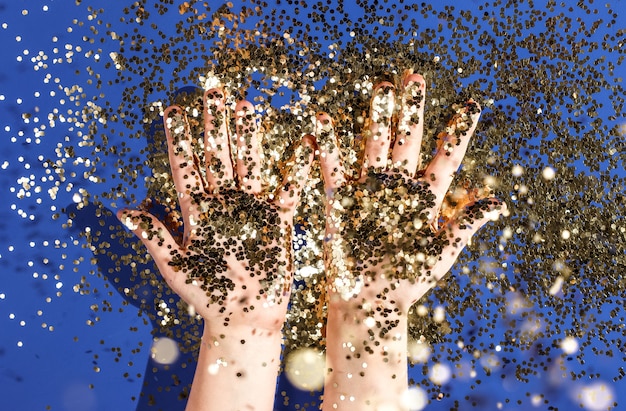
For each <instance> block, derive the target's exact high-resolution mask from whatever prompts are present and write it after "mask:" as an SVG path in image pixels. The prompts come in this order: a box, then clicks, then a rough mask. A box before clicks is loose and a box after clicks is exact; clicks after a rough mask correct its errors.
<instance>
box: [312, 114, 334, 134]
mask: <svg viewBox="0 0 626 411" xmlns="http://www.w3.org/2000/svg"><path fill="white" fill-rule="evenodd" d="M332 129H333V120H332V118H331V117H330V116H329V115H328V114H326V113H324V112H319V113H317V114H316V115H315V134H316V135H317V136H319V135H320V133H328V132H330V131H332Z"/></svg>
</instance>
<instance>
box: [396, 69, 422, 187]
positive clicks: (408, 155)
mask: <svg viewBox="0 0 626 411" xmlns="http://www.w3.org/2000/svg"><path fill="white" fill-rule="evenodd" d="M425 96H426V82H425V81H424V77H422V76H420V75H419V74H411V75H409V76H407V77H406V78H405V79H404V89H403V90H402V108H401V112H400V118H399V119H398V130H397V132H396V140H395V143H394V146H393V151H392V154H391V164H392V166H393V168H396V169H398V170H401V171H404V172H406V173H407V174H409V175H410V176H413V175H415V172H416V170H417V167H418V166H419V159H420V150H421V146H422V138H423V136H424V98H425Z"/></svg>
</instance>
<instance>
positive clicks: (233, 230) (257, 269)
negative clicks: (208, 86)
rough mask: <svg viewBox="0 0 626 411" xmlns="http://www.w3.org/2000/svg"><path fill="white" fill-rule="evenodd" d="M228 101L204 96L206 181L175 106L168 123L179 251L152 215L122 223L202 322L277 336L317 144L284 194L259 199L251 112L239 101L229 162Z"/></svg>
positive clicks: (307, 149) (139, 214) (304, 151)
mask: <svg viewBox="0 0 626 411" xmlns="http://www.w3.org/2000/svg"><path fill="white" fill-rule="evenodd" d="M225 101H226V99H225V96H224V93H223V92H222V90H220V89H212V90H209V91H207V92H206V93H205V95H204V136H203V139H202V140H203V145H204V157H205V164H204V168H205V172H204V173H202V172H201V164H200V161H199V160H198V156H196V154H195V153H194V149H193V144H194V142H196V141H197V139H194V138H193V136H192V135H191V133H190V127H189V123H188V121H187V118H186V114H185V111H184V110H183V109H182V108H181V107H178V106H172V107H169V108H168V109H167V110H165V113H164V124H165V132H166V136H167V143H168V152H169V160H170V165H171V169H172V178H173V180H174V184H175V186H176V191H177V193H178V201H179V204H180V210H181V214H182V219H183V224H184V234H183V238H182V241H181V242H177V241H176V240H175V239H174V237H173V236H172V234H171V233H170V232H169V231H168V229H167V228H166V226H165V225H164V223H163V222H161V221H159V220H158V219H157V218H155V217H154V216H153V215H151V214H149V213H147V212H144V211H138V210H133V211H129V210H123V211H120V213H119V214H118V217H119V218H120V220H121V221H122V222H123V223H124V224H125V225H126V226H127V227H129V228H130V229H132V230H133V232H134V233H135V234H136V235H137V236H138V237H139V238H140V239H141V240H142V241H143V243H144V244H145V245H146V247H147V249H148V251H149V253H150V254H151V256H152V257H153V259H154V260H155V262H156V264H157V266H158V268H159V271H160V272H161V275H162V276H163V278H164V279H165V281H166V282H167V283H168V285H169V286H170V287H171V288H172V289H173V290H174V291H175V292H176V293H177V294H178V295H180V296H181V298H182V299H183V300H184V301H186V302H187V303H188V304H189V305H190V306H192V307H193V309H194V310H195V311H196V312H197V313H199V314H200V315H201V316H202V317H203V318H204V319H205V321H208V322H210V323H212V324H216V325H218V324H219V325H220V326H221V325H223V326H227V325H231V326H236V325H254V326H257V327H261V328H265V329H271V330H279V329H280V328H281V327H282V324H283V322H284V319H285V312H286V310H287V304H288V300H289V292H290V289H291V279H292V274H293V266H292V263H291V258H292V256H291V233H292V220H293V213H294V209H295V207H296V205H297V202H298V200H299V194H300V189H301V187H302V185H303V184H304V181H305V179H306V177H307V175H308V170H309V166H310V162H311V160H312V157H313V149H312V148H311V144H312V140H311V138H310V137H306V138H305V139H304V140H303V144H302V146H301V147H300V150H299V152H298V153H299V154H298V156H297V158H296V159H295V160H296V161H295V165H294V167H293V168H292V169H291V170H290V175H289V176H287V177H286V178H285V179H284V181H285V184H284V185H283V187H282V188H281V189H280V190H279V192H278V193H275V194H274V195H269V196H262V195H261V194H262V184H261V178H260V176H261V171H260V167H261V159H260V154H259V142H258V138H257V129H256V125H255V118H254V109H253V106H252V105H251V104H250V103H249V102H246V101H242V102H239V103H238V104H237V106H236V108H235V110H234V111H235V113H234V121H235V129H236V141H237V153H236V156H234V157H235V158H236V160H235V161H233V160H232V157H233V156H231V152H230V140H229V139H230V136H229V135H230V128H229V126H228V117H227V110H226V104H225ZM195 144H198V143H197V142H196V143H195ZM233 163H234V164H233ZM268 198H269V199H268Z"/></svg>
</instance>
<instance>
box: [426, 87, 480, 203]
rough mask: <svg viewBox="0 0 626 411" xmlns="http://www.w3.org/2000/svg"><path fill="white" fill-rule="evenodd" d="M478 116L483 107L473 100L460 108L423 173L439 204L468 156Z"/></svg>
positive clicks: (440, 136) (441, 137) (441, 134)
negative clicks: (464, 158) (467, 152)
mask: <svg viewBox="0 0 626 411" xmlns="http://www.w3.org/2000/svg"><path fill="white" fill-rule="evenodd" d="M479 117H480V106H479V105H478V103H476V102H475V101H474V100H471V99H470V100H469V101H468V102H467V103H466V104H465V105H464V106H463V107H459V108H458V109H457V113H456V114H455V115H454V117H452V119H451V120H450V121H449V122H448V125H447V127H446V130H445V131H443V132H442V133H440V135H439V143H438V149H437V152H436V153H435V156H434V157H433V159H432V161H431V162H430V164H429V165H428V167H427V168H426V171H425V173H424V178H425V179H426V181H427V182H428V183H429V184H430V188H431V190H432V191H433V193H434V194H435V196H436V200H435V204H437V205H441V203H442V201H443V198H444V196H445V194H446V192H447V191H448V189H449V188H450V184H451V183H452V180H453V179H454V175H455V174H456V172H457V170H458V169H459V166H460V165H461V162H462V161H463V157H465V152H466V151H467V146H468V145H469V141H470V139H471V137H472V135H473V134H474V131H475V130H476V125H477V124H478V119H479Z"/></svg>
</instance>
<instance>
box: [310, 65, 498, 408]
mask: <svg viewBox="0 0 626 411" xmlns="http://www.w3.org/2000/svg"><path fill="white" fill-rule="evenodd" d="M424 94H425V82H424V79H423V77H422V76H420V75H417V74H413V75H409V76H407V77H406V78H405V79H404V82H403V85H402V90H401V91H400V98H399V102H400V104H399V106H400V107H399V112H398V113H397V116H394V111H395V107H396V91H395V88H394V86H393V85H392V84H391V83H387V82H384V83H381V84H379V85H378V86H377V87H376V88H375V89H374V95H373V98H372V101H371V107H370V116H369V130H368V131H369V133H368V135H367V140H366V144H365V153H364V158H363V166H362V170H361V173H360V177H359V178H358V179H357V180H356V181H347V178H346V176H345V175H346V173H345V171H344V168H343V166H342V163H341V159H340V156H339V150H338V146H337V142H336V140H335V137H334V132H333V128H332V122H331V119H330V117H329V116H327V115H326V114H320V115H318V118H317V124H318V126H317V130H316V134H317V135H316V138H317V140H318V147H319V151H320V161H321V166H322V173H323V177H324V182H325V186H326V192H327V194H328V196H329V198H328V204H327V216H326V232H327V239H326V240H327V241H326V249H325V263H326V270H327V276H328V294H329V300H328V322H327V343H326V346H327V362H328V370H329V374H328V378H327V381H326V385H325V394H324V409H325V410H330V409H341V410H369V409H371V410H375V409H382V408H381V407H383V405H384V406H389V407H392V408H389V409H394V410H395V409H408V406H407V405H406V404H403V403H402V402H401V401H400V398H402V395H403V394H404V393H405V392H406V390H407V382H406V381H407V369H406V368H407V362H406V354H407V348H406V344H407V341H406V336H407V314H408V310H409V308H410V306H411V305H412V304H413V303H415V302H416V301H417V300H419V299H420V298H421V297H422V296H424V294H426V292H428V290H430V289H431V288H432V287H433V286H434V285H435V284H436V282H437V281H438V280H440V279H441V278H442V277H443V276H444V275H445V274H446V273H447V272H448V270H449V269H450V267H451V266H452V264H453V263H454V261H455V260H456V258H457V256H458V255H459V253H460V252H461V251H462V250H463V248H464V247H465V245H466V244H467V242H468V241H469V239H470V238H471V236H472V235H473V234H474V233H475V232H476V231H477V230H478V229H479V228H480V227H481V226H482V225H484V224H485V223H487V222H488V221H489V220H490V219H494V218H497V216H498V215H499V214H500V212H501V210H502V208H503V206H502V205H501V203H500V202H499V201H497V200H496V199H494V198H486V199H480V200H477V201H475V202H472V203H470V204H468V205H466V206H464V207H463V208H461V209H459V210H456V211H455V212H453V213H452V215H451V216H450V217H447V218H444V217H442V216H440V213H439V212H440V210H441V207H442V204H443V202H444V198H445V196H446V193H447V191H448V189H449V187H450V184H451V183H452V179H453V177H454V174H455V173H456V171H457V169H458V167H459V166H460V164H461V161H462V160H463V157H464V155H465V151H466V149H467V146H468V143H469V140H470V138H471V136H472V134H473V133H474V130H475V128H476V123H477V121H478V118H479V115H480V108H479V106H478V104H477V103H476V102H474V101H472V100H470V101H468V102H466V103H465V104H463V105H458V106H455V107H454V108H455V112H456V113H455V115H454V116H453V118H452V119H451V120H450V122H449V123H448V125H447V127H446V129H445V131H444V132H442V133H441V134H440V135H439V136H438V137H439V144H438V150H437V152H436V153H435V155H434V157H433V159H432V161H431V162H430V164H428V166H426V167H425V169H423V170H420V171H419V172H417V171H416V170H418V169H419V167H420V164H419V158H420V147H421V143H422V135H423V113H424V104H423V101H424ZM396 118H397V120H396ZM396 121H397V124H395V123H396ZM394 134H395V135H394ZM392 143H393V148H392V150H391V153H389V149H390V146H391V145H392ZM381 381H386V383H385V387H381V384H380V382H381ZM389 381H392V382H393V383H392V384H391V385H388V382H389ZM394 384H395V385H394ZM385 409H387V408H385Z"/></svg>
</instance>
